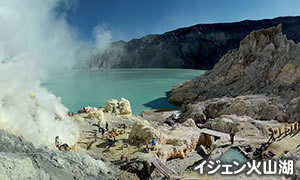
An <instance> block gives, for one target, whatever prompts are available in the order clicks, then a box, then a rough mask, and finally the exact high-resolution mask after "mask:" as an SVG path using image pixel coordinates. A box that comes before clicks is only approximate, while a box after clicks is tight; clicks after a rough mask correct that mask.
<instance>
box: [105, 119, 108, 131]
mask: <svg viewBox="0 0 300 180" xmlns="http://www.w3.org/2000/svg"><path fill="white" fill-rule="evenodd" d="M105 127H106V131H108V122H107V121H106V123H105Z"/></svg>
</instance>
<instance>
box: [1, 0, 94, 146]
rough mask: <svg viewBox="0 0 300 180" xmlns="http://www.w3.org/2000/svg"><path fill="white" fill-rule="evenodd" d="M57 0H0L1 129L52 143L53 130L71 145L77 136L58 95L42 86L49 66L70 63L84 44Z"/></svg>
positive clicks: (73, 124)
mask: <svg viewBox="0 0 300 180" xmlns="http://www.w3.org/2000/svg"><path fill="white" fill-rule="evenodd" d="M61 2H62V1H61V0H1V1H0V129H4V130H7V131H9V132H12V133H14V134H17V135H22V136H24V137H25V138H27V139H29V140H31V141H32V142H33V143H34V144H36V145H51V146H54V145H53V144H54V138H55V136H56V135H59V136H60V139H61V140H62V141H63V142H66V143H68V144H70V145H72V144H74V143H75V142H76V140H77V138H78V136H79V129H78V127H77V125H76V124H75V123H74V122H73V121H72V120H71V119H70V118H69V117H68V116H67V112H68V109H67V108H66V107H64V106H63V105H62V104H61V100H60V98H57V97H55V96H54V95H53V94H52V93H50V92H48V91H47V90H46V89H44V88H41V87H40V81H41V80H44V79H45V78H46V77H47V73H48V72H49V71H51V70H57V69H59V68H60V69H62V68H70V67H72V66H73V65H74V64H75V63H76V60H78V58H77V57H78V54H77V52H79V50H80V48H81V47H82V46H83V43H82V42H80V41H78V40H77V39H76V33H75V32H74V31H73V30H72V27H71V26H70V25H68V23H67V22H66V20H65V18H64V17H63V16H58V15H57V14H56V13H55V11H54V9H55V8H56V7H57V5H58V4H59V3H61ZM63 2H64V3H67V2H68V1H66V0H64V1H63ZM70 7H72V6H70ZM98 38H100V37H98Z"/></svg>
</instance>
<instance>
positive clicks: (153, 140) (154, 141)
mask: <svg viewBox="0 0 300 180" xmlns="http://www.w3.org/2000/svg"><path fill="white" fill-rule="evenodd" d="M155 147H156V139H155V137H153V139H152V148H153V150H155Z"/></svg>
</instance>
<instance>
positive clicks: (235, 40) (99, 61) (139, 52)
mask: <svg viewBox="0 0 300 180" xmlns="http://www.w3.org/2000/svg"><path fill="white" fill-rule="evenodd" d="M280 23H282V24H283V33H284V34H286V35H287V37H288V38H289V39H292V40H294V41H295V42H299V41H300V31H298V29H299V27H300V17H280V18H275V19H271V20H260V21H249V20H246V21H242V22H236V23H221V24H199V25H195V26H191V27H187V28H181V29H177V30H174V31H170V32H166V33H164V34H162V35H148V36H145V37H142V38H140V39H133V40H131V41H129V42H124V41H119V42H114V43H112V44H111V47H109V48H108V49H107V50H106V51H105V52H104V53H103V54H101V55H98V56H96V57H94V58H92V59H91V60H90V62H89V63H88V64H87V65H85V66H86V68H88V69H100V68H193V69H212V68H213V66H214V65H215V64H216V63H217V62H218V61H219V60H220V58H221V57H222V56H223V55H224V54H225V53H226V52H227V51H228V50H232V49H235V48H238V46H239V43H240V41H241V40H242V39H243V38H245V36H246V35H247V34H249V33H250V32H252V31H254V30H258V29H262V28H268V27H272V26H276V25H278V24H280ZM266 40H267V39H262V41H266ZM268 48H271V49H272V46H269V47H268Z"/></svg>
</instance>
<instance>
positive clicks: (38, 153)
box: [0, 130, 116, 180]
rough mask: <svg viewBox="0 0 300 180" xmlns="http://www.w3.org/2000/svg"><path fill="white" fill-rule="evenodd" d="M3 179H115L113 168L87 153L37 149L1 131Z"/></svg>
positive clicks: (1, 168)
mask: <svg viewBox="0 0 300 180" xmlns="http://www.w3.org/2000/svg"><path fill="white" fill-rule="evenodd" d="M0 144H1V147H0V171H1V173H0V179H70V180H71V179H99V178H100V177H101V179H114V178H113V175H116V174H115V172H114V171H113V169H112V168H109V167H107V166H106V165H105V164H104V162H102V161H101V160H95V159H93V158H92V157H91V156H89V155H87V154H85V153H76V152H73V151H68V152H63V151H58V150H51V149H49V148H47V147H44V148H36V147H34V145H33V144H32V143H30V142H28V141H27V140H25V139H24V138H22V137H17V136H15V135H12V134H9V133H7V132H5V131H3V130H0Z"/></svg>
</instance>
